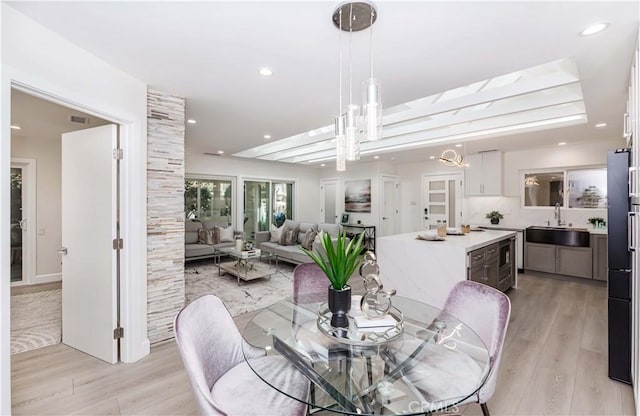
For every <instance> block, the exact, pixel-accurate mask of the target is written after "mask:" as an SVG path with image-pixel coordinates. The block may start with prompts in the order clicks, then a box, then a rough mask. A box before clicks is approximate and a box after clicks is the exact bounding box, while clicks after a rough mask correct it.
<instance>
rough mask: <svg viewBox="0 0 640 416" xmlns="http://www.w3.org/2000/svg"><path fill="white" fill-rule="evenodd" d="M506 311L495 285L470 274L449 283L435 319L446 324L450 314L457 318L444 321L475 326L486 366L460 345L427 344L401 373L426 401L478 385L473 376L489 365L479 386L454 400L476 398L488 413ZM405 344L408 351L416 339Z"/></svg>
mask: <svg viewBox="0 0 640 416" xmlns="http://www.w3.org/2000/svg"><path fill="white" fill-rule="evenodd" d="M510 314H511V302H510V301H509V298H508V297H507V296H506V295H505V294H504V293H502V292H500V291H498V290H496V289H493V288H491V287H489V286H487V285H483V284H481V283H476V282H472V281H470V280H466V281H462V282H458V283H457V284H456V285H455V286H454V287H453V289H452V290H451V292H450V293H449V296H448V298H447V301H446V302H445V305H444V308H443V310H442V314H440V316H439V317H438V320H439V321H441V322H444V323H445V324H446V323H447V320H448V319H450V318H451V317H453V318H455V319H456V322H455V323H452V324H450V325H448V326H451V327H453V326H454V325H455V324H457V320H460V321H462V323H464V324H465V325H466V326H468V327H469V328H471V329H472V330H473V331H475V333H476V334H478V336H479V337H480V339H481V340H482V342H483V343H484V345H485V346H486V347H487V350H488V355H489V365H488V370H487V369H485V373H483V369H482V368H481V367H480V366H479V365H478V363H477V362H476V361H475V360H474V359H473V358H471V357H470V356H469V355H467V354H465V353H463V352H461V351H457V350H450V349H446V348H439V347H438V346H436V345H434V344H427V345H426V346H425V347H424V350H423V352H422V353H421V354H422V358H421V361H422V364H419V365H417V366H415V367H414V368H412V369H411V370H410V371H408V372H407V373H406V377H407V378H408V379H409V380H410V381H411V382H412V383H413V384H414V385H415V386H416V387H417V388H418V389H419V391H420V392H421V393H422V394H423V396H424V398H425V401H426V402H427V403H428V402H430V401H433V400H438V399H442V398H455V397H464V396H465V395H466V394H468V392H469V391H473V390H474V389H476V388H477V384H476V383H477V380H479V379H481V378H482V377H483V375H484V374H486V371H488V375H487V377H486V381H485V383H484V384H483V385H482V387H480V388H479V389H478V391H477V392H476V393H474V394H473V395H471V396H470V397H468V398H466V399H464V400H463V401H461V402H460V403H458V406H464V405H466V404H471V403H479V404H480V406H481V408H482V414H483V415H484V416H489V408H488V407H487V401H488V400H489V399H490V398H491V396H492V395H493V393H494V391H495V389H496V381H497V378H498V367H499V366H500V358H501V356H502V346H503V345H504V339H505V335H506V333H507V326H508V324H509V316H510ZM407 347H408V349H407V350H408V351H413V350H415V345H414V346H413V347H411V346H410V345H408V346H407ZM409 353H410V352H409ZM405 354H406V352H405Z"/></svg>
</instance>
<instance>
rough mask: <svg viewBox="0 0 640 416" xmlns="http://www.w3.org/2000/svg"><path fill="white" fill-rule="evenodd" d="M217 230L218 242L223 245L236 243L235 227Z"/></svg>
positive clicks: (218, 228)
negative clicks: (234, 236)
mask: <svg viewBox="0 0 640 416" xmlns="http://www.w3.org/2000/svg"><path fill="white" fill-rule="evenodd" d="M216 229H217V230H218V241H219V242H221V243H233V242H234V240H235V239H234V238H233V227H227V228H222V227H216Z"/></svg>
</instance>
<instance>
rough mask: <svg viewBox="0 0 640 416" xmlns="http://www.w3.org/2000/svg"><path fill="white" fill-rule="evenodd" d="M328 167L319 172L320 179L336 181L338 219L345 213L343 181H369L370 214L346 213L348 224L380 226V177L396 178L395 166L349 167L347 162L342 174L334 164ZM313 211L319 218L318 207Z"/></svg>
mask: <svg viewBox="0 0 640 416" xmlns="http://www.w3.org/2000/svg"><path fill="white" fill-rule="evenodd" d="M328 165H329V166H327V167H326V168H324V169H322V170H321V172H320V179H335V178H337V179H338V182H339V183H338V190H337V201H338V218H340V216H341V215H342V213H343V212H345V210H344V191H345V181H350V180H360V179H371V212H370V213H364V212H350V213H348V214H349V222H350V223H354V224H355V223H356V222H358V221H361V222H362V224H366V225H375V226H376V227H378V226H379V225H380V224H379V223H380V177H381V176H382V175H391V176H396V172H397V166H396V164H394V163H390V162H369V163H358V164H355V165H349V162H347V170H345V171H343V172H336V169H335V164H334V163H329V164H328ZM318 192H319V188H318ZM315 209H316V214H315V215H316V217H318V218H319V217H321V213H320V207H319V206H317V207H316V208H315ZM400 216H402V213H400Z"/></svg>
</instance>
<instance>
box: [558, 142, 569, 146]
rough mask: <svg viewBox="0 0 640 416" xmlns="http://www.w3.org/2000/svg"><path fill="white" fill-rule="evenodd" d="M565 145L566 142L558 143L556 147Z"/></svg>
mask: <svg viewBox="0 0 640 416" xmlns="http://www.w3.org/2000/svg"><path fill="white" fill-rule="evenodd" d="M565 144H567V142H559V143H558V146H564V145H565Z"/></svg>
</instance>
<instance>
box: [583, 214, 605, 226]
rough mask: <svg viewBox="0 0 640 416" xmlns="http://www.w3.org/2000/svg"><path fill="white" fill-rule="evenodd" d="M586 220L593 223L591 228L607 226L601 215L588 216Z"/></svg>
mask: <svg viewBox="0 0 640 416" xmlns="http://www.w3.org/2000/svg"><path fill="white" fill-rule="evenodd" d="M587 221H588V222H589V224H591V225H593V228H604V227H606V226H607V222H606V221H605V220H604V218H601V217H593V218H589V219H588V220H587Z"/></svg>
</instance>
